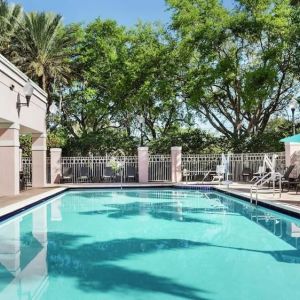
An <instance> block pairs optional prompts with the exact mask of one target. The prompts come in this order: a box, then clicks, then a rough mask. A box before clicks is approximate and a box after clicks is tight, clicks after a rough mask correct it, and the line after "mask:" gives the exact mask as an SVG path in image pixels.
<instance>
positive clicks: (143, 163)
mask: <svg viewBox="0 0 300 300" xmlns="http://www.w3.org/2000/svg"><path fill="white" fill-rule="evenodd" d="M138 166H139V182H140V183H147V182H148V170H149V153H148V147H139V148H138Z"/></svg>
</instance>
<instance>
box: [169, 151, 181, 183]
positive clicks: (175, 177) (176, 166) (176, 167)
mask: <svg viewBox="0 0 300 300" xmlns="http://www.w3.org/2000/svg"><path fill="white" fill-rule="evenodd" d="M181 151H182V147H172V148H171V174H172V176H171V180H172V182H180V181H181V179H182V173H181Z"/></svg>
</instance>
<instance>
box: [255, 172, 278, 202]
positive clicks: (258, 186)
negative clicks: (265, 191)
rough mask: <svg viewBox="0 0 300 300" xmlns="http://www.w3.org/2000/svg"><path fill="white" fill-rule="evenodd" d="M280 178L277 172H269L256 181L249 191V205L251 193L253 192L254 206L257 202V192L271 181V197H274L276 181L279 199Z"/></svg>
mask: <svg viewBox="0 0 300 300" xmlns="http://www.w3.org/2000/svg"><path fill="white" fill-rule="evenodd" d="M281 178H282V175H281V174H280V173H279V172H269V173H267V174H265V175H264V176H263V177H262V178H260V179H259V180H258V181H256V182H255V183H254V184H253V185H252V186H251V189H250V203H253V193H254V192H255V205H257V202H258V191H259V189H261V188H262V187H263V185H264V184H266V183H269V182H270V181H273V197H274V196H275V181H276V179H278V183H279V197H281Z"/></svg>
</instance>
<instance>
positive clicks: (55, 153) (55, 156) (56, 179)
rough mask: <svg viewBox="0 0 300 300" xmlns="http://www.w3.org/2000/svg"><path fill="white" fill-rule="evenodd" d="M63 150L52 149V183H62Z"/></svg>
mask: <svg viewBox="0 0 300 300" xmlns="http://www.w3.org/2000/svg"><path fill="white" fill-rule="evenodd" d="M61 152H62V149H61V148H51V149H50V164H51V167H50V169H51V183H60V178H61Z"/></svg>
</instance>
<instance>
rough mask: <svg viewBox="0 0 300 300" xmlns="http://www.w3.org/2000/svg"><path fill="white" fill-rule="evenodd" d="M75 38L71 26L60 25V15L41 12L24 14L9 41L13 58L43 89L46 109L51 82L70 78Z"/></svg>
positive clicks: (65, 80)
mask: <svg viewBox="0 0 300 300" xmlns="http://www.w3.org/2000/svg"><path fill="white" fill-rule="evenodd" d="M75 41H76V39H75V34H74V27H73V26H70V27H64V26H63V24H62V21H61V16H60V15H55V14H51V13H44V12H41V13H36V12H32V13H28V14H25V15H24V18H23V22H22V24H21V26H20V28H19V29H18V34H17V35H15V36H14V39H13V41H12V42H13V47H12V48H13V49H12V50H13V52H12V60H13V62H14V63H15V64H16V65H17V66H18V67H19V68H21V69H22V70H23V72H25V73H26V74H27V75H28V76H29V77H31V78H32V79H34V80H36V81H37V82H38V83H39V85H40V86H41V87H42V88H43V89H44V90H45V91H46V92H47V94H48V109H49V107H50V105H51V104H52V101H53V100H52V97H51V96H52V94H53V92H54V89H55V84H58V83H60V84H66V83H68V82H69V80H70V78H71V75H72V69H71V57H72V55H75V53H74V49H75V45H74V43H75ZM72 51H73V52H72Z"/></svg>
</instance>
